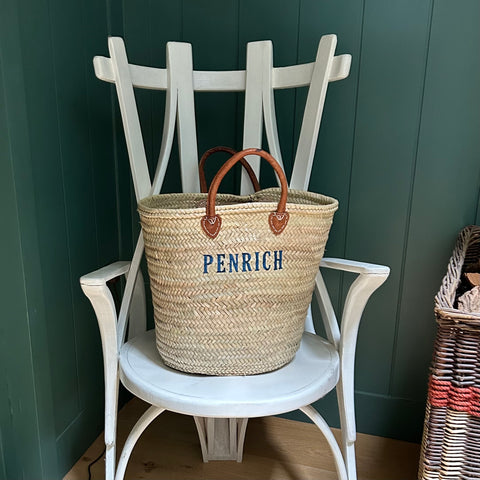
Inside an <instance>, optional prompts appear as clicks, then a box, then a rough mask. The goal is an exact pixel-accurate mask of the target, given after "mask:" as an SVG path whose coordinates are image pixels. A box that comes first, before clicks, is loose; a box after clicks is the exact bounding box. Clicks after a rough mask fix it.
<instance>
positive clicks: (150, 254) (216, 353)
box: [138, 149, 338, 375]
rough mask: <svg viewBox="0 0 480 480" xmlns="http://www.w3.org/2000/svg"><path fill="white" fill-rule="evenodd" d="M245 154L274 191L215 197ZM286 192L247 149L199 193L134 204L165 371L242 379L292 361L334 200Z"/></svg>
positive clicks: (159, 197)
mask: <svg viewBox="0 0 480 480" xmlns="http://www.w3.org/2000/svg"><path fill="white" fill-rule="evenodd" d="M248 154H258V155H261V156H263V157H264V158H265V159H267V161H269V162H271V163H270V164H271V165H272V166H273V167H274V168H275V171H276V173H277V174H278V175H279V178H280V182H281V184H282V189H278V188H271V189H266V190H260V191H258V192H256V193H254V194H252V195H249V196H235V195H226V194H219V195H216V189H217V187H218V185H219V182H220V181H221V178H223V175H224V174H225V173H226V171H227V169H228V168H230V167H231V166H233V164H234V163H235V162H236V161H239V160H240V158H241V157H242V156H243V155H248ZM286 185H287V183H286V178H285V175H284V173H283V171H282V169H281V167H280V166H279V165H278V163H277V162H276V161H275V160H274V159H273V157H271V156H270V155H269V154H268V153H266V152H263V151H262V152H260V151H257V150H256V149H249V150H244V151H243V152H239V153H238V154H235V155H234V156H233V157H232V158H231V159H230V160H228V162H226V163H225V164H224V166H223V167H222V168H221V169H220V170H219V172H218V173H217V175H216V177H215V178H214V180H213V182H212V185H211V186H210V190H209V193H208V196H207V195H206V194H201V193H199V194H166V195H157V196H154V197H148V198H145V199H143V200H141V201H140V202H139V204H138V210H139V213H140V219H141V224H142V230H143V236H144V240H145V253H146V257H147V264H148V271H149V275H150V286H151V290H152V297H153V305H154V317H155V330H156V340H157V348H158V351H159V352H160V355H161V356H162V358H163V361H164V362H165V364H166V365H168V366H170V367H172V368H175V369H178V370H182V371H185V372H191V373H202V374H208V375H249V374H256V373H262V372H267V371H270V370H274V369H276V368H279V367H281V366H283V365H285V364H286V363H287V362H289V361H290V360H291V359H292V358H293V356H294V355H295V353H296V351H297V349H298V347H299V343H300V339H301V336H302V333H303V326H304V322H305V317H306V314H307V310H308V306H309V304H310V302H311V299H312V293H313V288H314V284H315V277H316V275H317V273H318V267H319V265H320V261H321V259H322V256H323V252H324V248H325V244H326V242H327V238H328V233H329V230H330V226H331V224H332V220H333V215H334V213H335V211H336V210H337V206H338V202H337V200H335V199H333V198H330V197H326V196H323V195H320V194H316V193H311V192H303V191H296V190H288V195H287V187H286ZM212 192H213V193H212ZM283 202H286V203H283ZM281 204H282V205H283V207H281ZM205 205H206V206H205ZM214 209H215V210H214ZM205 212H206V213H207V214H206V215H205ZM281 212H283V213H281ZM217 217H218V218H217ZM276 217H278V219H277V220H276ZM281 221H284V223H283V227H282V225H281V224H280V223H279V224H278V225H280V227H277V226H276V225H277V224H276V223H275V222H281ZM287 222H288V225H287ZM209 229H210V230H209ZM207 230H208V233H207ZM217 235H218V236H217Z"/></svg>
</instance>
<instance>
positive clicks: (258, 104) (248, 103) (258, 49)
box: [240, 41, 270, 195]
mask: <svg viewBox="0 0 480 480" xmlns="http://www.w3.org/2000/svg"><path fill="white" fill-rule="evenodd" d="M269 43H270V42H268V41H266V42H251V43H249V44H248V45H247V64H246V65H247V68H246V79H245V112H244V117H243V148H261V146H262V133H263V117H262V112H263V105H262V102H263V92H262V88H263V80H262V75H263V70H264V68H263V61H264V59H265V57H266V56H268V54H269V51H268V50H269V49H268V44H269ZM246 159H247V161H248V163H250V166H251V167H252V169H253V171H254V172H255V175H256V176H257V178H259V176H260V157H258V156H254V155H248V156H247V157H246ZM241 175H242V176H241V181H240V194H241V195H247V194H249V193H253V186H252V182H251V181H250V179H249V177H248V175H247V174H246V172H245V169H243V168H242V174H241Z"/></svg>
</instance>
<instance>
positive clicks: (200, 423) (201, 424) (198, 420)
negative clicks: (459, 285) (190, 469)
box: [193, 416, 209, 463]
mask: <svg viewBox="0 0 480 480" xmlns="http://www.w3.org/2000/svg"><path fill="white" fill-rule="evenodd" d="M193 419H194V420H195V426H196V427H197V433H198V439H199V440H200V448H201V450H202V458H203V461H204V463H208V460H209V458H208V450H207V430H206V428H205V422H206V420H207V419H206V418H204V417H197V416H194V417H193Z"/></svg>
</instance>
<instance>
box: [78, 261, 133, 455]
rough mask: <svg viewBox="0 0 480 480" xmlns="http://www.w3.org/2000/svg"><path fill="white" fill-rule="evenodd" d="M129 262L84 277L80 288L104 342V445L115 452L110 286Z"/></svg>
mask: <svg viewBox="0 0 480 480" xmlns="http://www.w3.org/2000/svg"><path fill="white" fill-rule="evenodd" d="M129 268H130V262H115V263H112V264H111V265H107V266H106V267H103V268H100V269H98V270H95V271H94V272H91V273H88V274H87V275H83V276H82V277H81V278H80V285H81V287H82V290H83V292H84V293H85V295H86V296H87V298H88V299H89V300H90V303H91V304H92V307H93V309H94V310H95V314H96V316H97V322H98V328H99V330H100V337H101V339H102V351H103V371H104V372H103V373H104V378H105V444H106V445H107V449H111V448H113V446H114V445H115V438H116V414H117V397H118V381H119V379H118V347H117V311H116V308H115V302H114V301H113V297H112V293H111V292H110V289H109V288H108V286H107V282H108V281H109V280H112V279H113V278H116V277H119V276H120V275H126V274H127V273H128V271H129Z"/></svg>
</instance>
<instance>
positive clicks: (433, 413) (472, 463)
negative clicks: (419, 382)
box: [418, 226, 480, 480]
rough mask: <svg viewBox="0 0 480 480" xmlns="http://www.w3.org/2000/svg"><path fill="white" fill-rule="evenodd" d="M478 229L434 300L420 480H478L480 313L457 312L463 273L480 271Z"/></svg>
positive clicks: (458, 249)
mask: <svg viewBox="0 0 480 480" xmlns="http://www.w3.org/2000/svg"><path fill="white" fill-rule="evenodd" d="M479 260H480V227H478V226H469V227H466V228H464V229H463V230H462V232H461V233H460V235H459V237H458V240H457V244H456V246H455V249H454V251H453V255H452V257H451V259H450V262H449V264H448V268H447V274H446V275H445V277H444V279H443V282H442V285H441V288H440V290H439V292H438V294H437V296H436V297H435V315H436V320H437V324H438V332H437V336H436V340H435V346H434V353H433V362H432V368H431V375H430V381H429V388H428V400H427V408H426V415H425V424H424V431H423V441H422V450H421V458H420V469H419V475H418V477H419V479H420V480H453V479H455V480H457V479H474V478H475V479H479V478H480V312H465V311H462V310H460V309H458V305H457V303H458V297H459V295H461V294H463V293H464V292H465V290H466V289H467V288H469V287H466V285H465V283H464V282H465V281H464V279H463V274H464V273H467V272H479V271H480V270H479V267H480V265H479Z"/></svg>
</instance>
